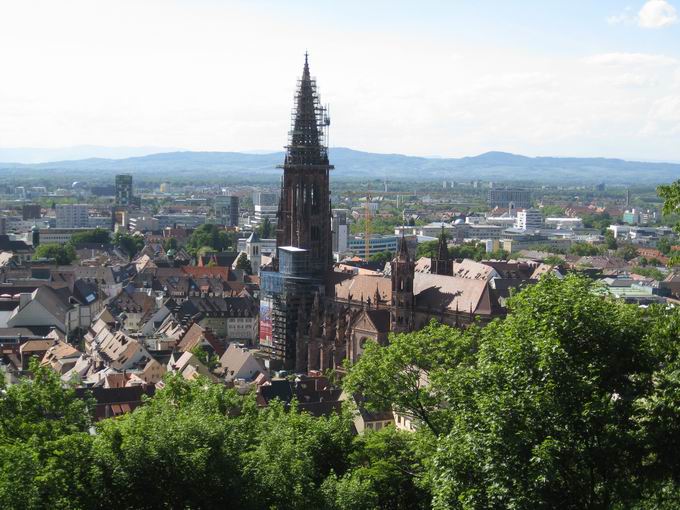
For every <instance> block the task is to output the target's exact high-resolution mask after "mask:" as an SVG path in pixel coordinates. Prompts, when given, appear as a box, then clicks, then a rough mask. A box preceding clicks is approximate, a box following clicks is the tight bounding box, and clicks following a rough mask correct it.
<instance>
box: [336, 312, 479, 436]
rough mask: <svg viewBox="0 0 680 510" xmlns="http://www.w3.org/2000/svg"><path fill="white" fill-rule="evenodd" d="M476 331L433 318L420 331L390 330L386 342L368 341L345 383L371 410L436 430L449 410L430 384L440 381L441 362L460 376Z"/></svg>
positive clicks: (470, 354) (471, 359)
mask: <svg viewBox="0 0 680 510" xmlns="http://www.w3.org/2000/svg"><path fill="white" fill-rule="evenodd" d="M477 335H478V331H477V330H476V329H475V328H472V329H469V330H467V331H465V332H461V331H460V330H457V329H454V328H450V327H448V326H443V325H441V324H438V323H436V322H435V321H432V322H431V323H430V324H429V325H427V326H426V327H425V328H423V329H422V330H420V331H416V332H414V333H409V334H401V335H393V336H392V337H391V338H390V344H389V345H388V346H386V347H382V346H380V345H378V344H377V343H375V342H367V344H366V346H365V348H364V352H363V354H362V355H361V358H360V360H359V361H358V362H357V363H356V365H354V366H352V367H351V370H350V372H349V374H348V375H347V376H346V378H345V379H344V388H345V390H346V391H347V393H349V394H360V395H363V396H364V397H365V398H366V399H367V403H366V407H367V408H368V409H369V410H373V411H379V410H383V409H389V408H394V409H395V410H397V411H399V412H402V413H406V414H409V415H411V416H414V417H415V418H417V419H418V420H419V421H420V422H422V423H424V424H425V425H426V426H427V427H428V428H429V429H430V430H431V431H432V432H433V433H435V434H440V433H442V432H443V431H445V430H446V429H447V427H448V426H449V420H450V413H449V412H448V410H447V409H446V405H445V402H444V400H443V395H442V393H440V391H439V387H438V385H434V384H430V383H431V382H432V381H435V380H439V377H440V376H441V375H442V373H441V370H440V367H443V366H448V367H455V368H456V369H457V370H458V371H457V373H456V375H454V378H457V377H462V376H464V374H465V373H466V372H467V371H468V370H469V369H470V367H471V366H472V365H474V356H473V353H474V351H475V349H476V344H477Z"/></svg>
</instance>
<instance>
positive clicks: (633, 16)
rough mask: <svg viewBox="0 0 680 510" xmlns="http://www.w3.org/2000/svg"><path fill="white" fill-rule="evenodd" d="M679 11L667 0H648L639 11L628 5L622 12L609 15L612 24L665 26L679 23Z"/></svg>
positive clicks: (646, 26)
mask: <svg viewBox="0 0 680 510" xmlns="http://www.w3.org/2000/svg"><path fill="white" fill-rule="evenodd" d="M677 21H678V13H677V11H676V9H675V7H673V5H671V4H670V3H668V2H667V1H666V0H647V2H645V4H644V5H643V6H642V8H641V9H640V11H639V12H637V13H635V12H633V9H632V8H631V7H626V8H625V9H624V10H623V12H622V13H621V14H616V15H614V16H609V17H607V23H609V24H610V25H621V24H624V25H633V24H636V25H638V26H640V27H642V28H663V27H667V26H670V25H673V24H675V23H677Z"/></svg>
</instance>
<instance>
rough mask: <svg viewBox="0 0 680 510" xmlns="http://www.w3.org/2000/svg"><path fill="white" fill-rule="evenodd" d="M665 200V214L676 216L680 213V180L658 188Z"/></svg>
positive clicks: (657, 190)
mask: <svg viewBox="0 0 680 510" xmlns="http://www.w3.org/2000/svg"><path fill="white" fill-rule="evenodd" d="M656 192H657V194H658V195H659V197H661V199H662V200H663V213H664V214H674V213H677V212H679V211H680V180H677V181H675V182H674V183H672V184H664V185H661V186H659V187H658V188H656Z"/></svg>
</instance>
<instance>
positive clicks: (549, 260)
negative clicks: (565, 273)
mask: <svg viewBox="0 0 680 510" xmlns="http://www.w3.org/2000/svg"><path fill="white" fill-rule="evenodd" d="M543 263H544V264H548V265H549V266H561V265H562V264H564V259H563V258H562V257H560V256H558V255H550V256H549V257H546V258H545V259H544V260H543Z"/></svg>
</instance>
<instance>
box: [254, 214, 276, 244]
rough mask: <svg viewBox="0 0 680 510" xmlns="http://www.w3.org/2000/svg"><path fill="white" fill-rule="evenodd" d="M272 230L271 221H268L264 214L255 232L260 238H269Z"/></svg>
mask: <svg viewBox="0 0 680 510" xmlns="http://www.w3.org/2000/svg"><path fill="white" fill-rule="evenodd" d="M273 232H274V229H273V227H272V223H271V221H269V218H267V217H266V216H265V218H264V220H262V223H260V226H259V227H258V228H257V233H258V234H259V236H260V238H261V239H271V236H272V234H273Z"/></svg>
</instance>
